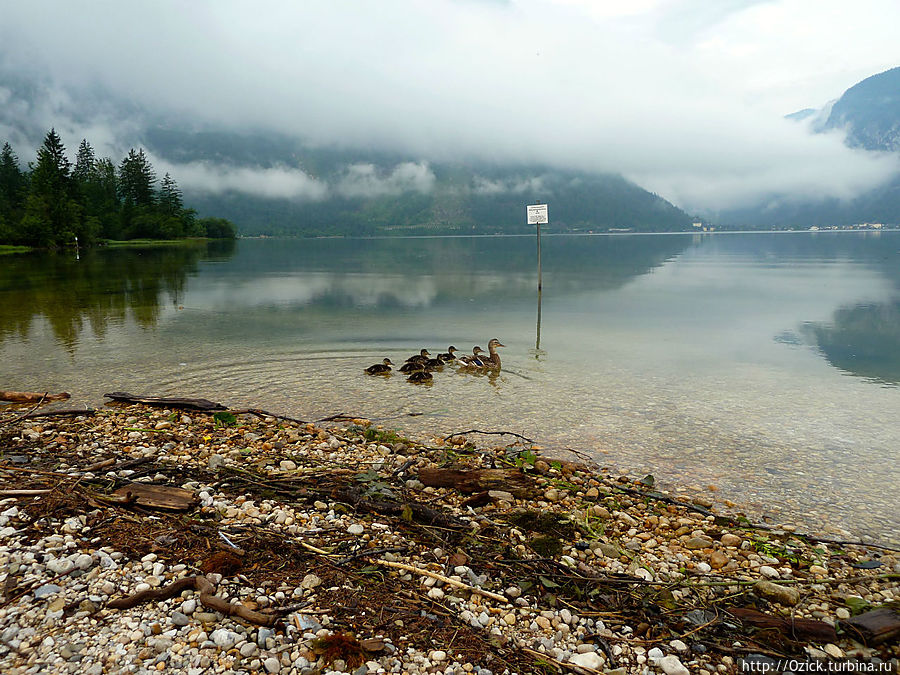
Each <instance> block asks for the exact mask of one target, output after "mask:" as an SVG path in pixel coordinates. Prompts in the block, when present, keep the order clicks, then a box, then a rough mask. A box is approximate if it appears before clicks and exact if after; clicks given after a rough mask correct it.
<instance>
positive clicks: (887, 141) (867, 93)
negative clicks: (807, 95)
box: [823, 67, 900, 152]
mask: <svg viewBox="0 0 900 675" xmlns="http://www.w3.org/2000/svg"><path fill="white" fill-rule="evenodd" d="M831 129H845V130H846V131H847V145H849V146H850V147H853V148H863V149H865V150H876V151H879V150H880V151H887V152H900V67H898V68H891V69H890V70H886V71H885V72H883V73H879V74H878V75H873V76H872V77H867V78H866V79H865V80H863V81H862V82H859V83H858V84H855V85H853V86H852V87H850V88H849V89H848V90H847V91H845V92H844V95H843V96H841V97H840V98H839V99H838V100H837V101H836V102H835V103H834V105H833V106H831V113H830V114H829V115H828V119H827V121H826V122H825V125H824V129H823V131H828V130H831Z"/></svg>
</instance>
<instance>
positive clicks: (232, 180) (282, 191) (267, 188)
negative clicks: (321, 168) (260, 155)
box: [153, 159, 328, 201]
mask: <svg viewBox="0 0 900 675" xmlns="http://www.w3.org/2000/svg"><path fill="white" fill-rule="evenodd" d="M153 164H154V166H155V167H156V168H157V173H158V174H162V173H165V172H169V173H170V174H172V177H173V178H174V179H175V181H176V182H177V183H178V184H179V186H181V188H182V189H187V190H194V191H197V192H211V193H214V194H220V193H223V192H243V193H246V194H252V195H259V196H262V197H270V198H281V199H296V200H300V201H319V200H322V199H325V198H326V197H327V196H328V186H327V185H326V184H325V183H323V182H321V181H318V180H316V179H315V178H313V177H312V176H310V175H309V174H307V173H305V172H304V171H302V170H301V169H296V168H292V167H287V166H278V167H272V168H261V167H243V166H241V167H237V166H222V165H219V164H210V163H208V162H190V163H187V164H170V163H168V162H165V161H160V160H157V159H154V160H153Z"/></svg>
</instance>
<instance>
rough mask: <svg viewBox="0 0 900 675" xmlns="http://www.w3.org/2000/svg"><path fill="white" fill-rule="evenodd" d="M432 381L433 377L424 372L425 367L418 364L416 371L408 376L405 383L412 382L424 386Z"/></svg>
mask: <svg viewBox="0 0 900 675" xmlns="http://www.w3.org/2000/svg"><path fill="white" fill-rule="evenodd" d="M433 379H434V376H433V375H432V374H431V373H429V372H428V371H427V370H425V366H423V365H422V364H418V366H417V368H416V370H414V371H413V372H411V373H410V374H409V377H407V378H406V381H407V382H412V383H413V384H426V383H428V382H431V381H432V380H433Z"/></svg>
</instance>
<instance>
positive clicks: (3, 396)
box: [0, 389, 71, 403]
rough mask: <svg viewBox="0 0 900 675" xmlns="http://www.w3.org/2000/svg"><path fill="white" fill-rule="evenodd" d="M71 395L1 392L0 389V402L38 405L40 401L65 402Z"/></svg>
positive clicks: (63, 393)
mask: <svg viewBox="0 0 900 675" xmlns="http://www.w3.org/2000/svg"><path fill="white" fill-rule="evenodd" d="M70 397H71V394H67V393H66V392H62V393H60V394H50V393H48V392H37V391H3V390H2V389H0V401H12V402H14V403H40V402H42V401H65V400H66V399H67V398H70Z"/></svg>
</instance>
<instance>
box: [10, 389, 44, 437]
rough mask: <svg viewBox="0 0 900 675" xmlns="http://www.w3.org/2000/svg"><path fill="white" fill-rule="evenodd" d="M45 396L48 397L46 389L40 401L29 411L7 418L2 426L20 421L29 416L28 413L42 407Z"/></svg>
mask: <svg viewBox="0 0 900 675" xmlns="http://www.w3.org/2000/svg"><path fill="white" fill-rule="evenodd" d="M45 398H47V392H46V391H45V392H44V393H43V394H41V397H40V399H38V402H37V403H35V404H34V407H33V408H32V409H31V410H29V411H27V412H25V413H22V414H21V415H17V416H16V417H13V418H12V419H9V420H7V421H6V422H3V424H0V428H2V427H5V426H6V425H7V424H12V423H13V422H18V421H19V420H23V419H25V418H26V417H28V415H30V414H31V413H33V412H34V411H35V410H37V409H38V408H40V407H41V403H43V402H44V399H45Z"/></svg>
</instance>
